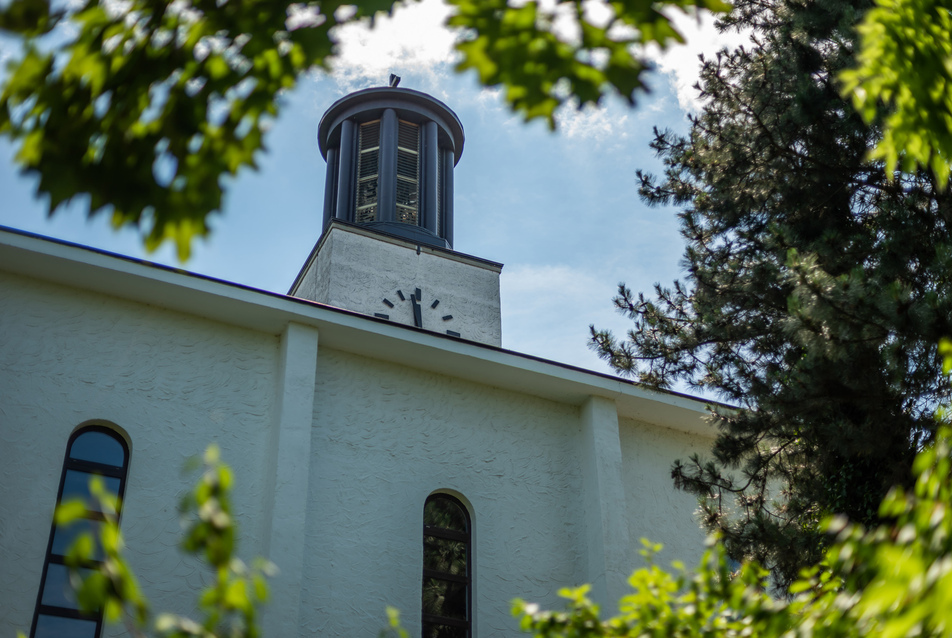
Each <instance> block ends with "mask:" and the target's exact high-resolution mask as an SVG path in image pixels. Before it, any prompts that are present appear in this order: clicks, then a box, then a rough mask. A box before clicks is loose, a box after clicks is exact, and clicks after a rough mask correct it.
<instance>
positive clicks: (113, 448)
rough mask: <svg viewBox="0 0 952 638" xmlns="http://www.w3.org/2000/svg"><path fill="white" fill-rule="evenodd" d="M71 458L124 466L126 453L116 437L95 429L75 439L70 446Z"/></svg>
mask: <svg viewBox="0 0 952 638" xmlns="http://www.w3.org/2000/svg"><path fill="white" fill-rule="evenodd" d="M69 458H71V459H76V460H78V461H90V462H91V463H102V464H103V465H111V466H112V467H122V466H123V465H125V462H126V453H125V450H123V449H122V444H121V443H119V441H117V440H116V439H115V438H114V437H112V436H110V435H108V434H106V433H105V432H99V431H98V430H93V431H90V432H84V433H82V434H80V435H79V436H77V437H76V438H75V439H74V440H73V445H71V446H70V448H69Z"/></svg>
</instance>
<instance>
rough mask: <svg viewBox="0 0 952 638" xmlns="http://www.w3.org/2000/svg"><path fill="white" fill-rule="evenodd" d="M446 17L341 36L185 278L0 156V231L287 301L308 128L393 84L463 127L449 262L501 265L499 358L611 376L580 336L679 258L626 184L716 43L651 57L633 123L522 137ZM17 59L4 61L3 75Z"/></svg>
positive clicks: (302, 212) (306, 231) (681, 109)
mask: <svg viewBox="0 0 952 638" xmlns="http://www.w3.org/2000/svg"><path fill="white" fill-rule="evenodd" d="M444 14H445V8H444V7H443V6H442V5H441V4H439V2H438V0H425V1H424V2H422V3H416V4H413V5H411V6H409V7H407V8H404V9H402V10H400V11H398V12H397V13H396V15H395V17H394V18H393V19H386V20H381V21H378V25H377V27H376V28H375V29H374V30H373V31H371V30H369V29H367V28H365V27H363V26H355V27H349V28H348V29H346V30H345V31H344V32H343V33H342V34H341V39H342V42H343V47H342V53H341V55H340V57H339V59H338V60H337V61H336V63H335V67H334V70H333V72H332V73H330V74H326V73H314V74H312V75H311V76H309V77H308V78H306V79H305V80H304V81H302V82H301V84H300V85H299V86H298V87H297V88H296V89H295V90H294V91H292V92H289V93H288V94H287V95H286V96H285V108H284V111H283V113H282V115H281V117H280V119H279V120H278V121H277V122H276V123H275V125H274V127H273V128H272V130H271V131H270V133H269V137H268V138H267V140H266V143H267V146H268V152H267V153H266V154H264V155H262V156H261V157H260V158H259V160H258V161H259V167H260V169H259V170H258V171H257V172H254V171H247V172H245V173H243V174H240V175H239V176H238V177H237V179H236V180H234V181H233V182H232V183H230V185H229V186H230V188H229V191H228V193H227V195H226V200H225V205H224V209H223V211H222V213H221V214H220V215H216V216H215V218H214V219H213V227H214V231H213V233H212V235H211V237H210V238H209V239H208V240H206V241H200V242H198V244H197V245H196V246H195V249H194V251H193V256H192V258H191V259H190V260H189V261H188V262H187V263H186V264H184V265H182V264H179V263H178V262H177V261H176V260H175V257H174V254H173V251H172V250H171V249H170V248H169V247H165V248H162V249H160V250H158V251H157V252H155V253H151V254H149V253H146V252H145V251H144V249H143V248H142V247H141V243H140V241H139V236H138V233H137V232H136V231H134V230H129V229H127V230H123V231H120V232H114V231H113V230H112V228H111V227H110V225H109V223H108V219H106V218H105V217H103V218H99V219H94V220H92V221H87V219H86V215H85V209H84V207H83V205H82V202H77V203H76V204H75V205H73V206H70V207H68V208H67V209H65V210H61V211H59V212H58V213H57V214H56V215H55V216H54V217H53V218H52V219H49V218H47V217H46V214H45V207H44V205H43V202H41V201H38V200H36V199H35V198H34V195H33V189H34V183H33V181H32V180H30V179H25V178H23V177H21V176H20V175H19V173H18V170H17V168H16V167H15V166H14V164H13V155H14V149H13V148H12V147H11V145H10V144H9V143H7V142H6V140H0V225H4V226H10V227H13V228H18V229H23V230H27V231H31V232H35V233H39V234H42V235H47V236H50V237H56V238H60V239H64V240H68V241H72V242H76V243H79V244H84V245H88V246H94V247H97V248H101V249H104V250H109V251H113V252H117V253H121V254H126V255H132V256H136V257H142V258H146V259H150V260H152V261H157V262H161V263H165V264H170V265H175V266H177V267H184V268H185V269H187V270H191V271H194V272H198V273H201V274H205V275H210V276H213V277H217V278H221V279H225V280H228V281H233V282H237V283H241V284H245V285H249V286H253V287H256V288H261V289H264V290H269V291H274V292H280V293H284V292H287V289H288V287H289V286H290V284H291V282H292V281H293V279H294V277H295V275H296V274H297V272H298V270H299V269H300V268H301V266H302V265H303V263H304V260H305V259H306V258H307V256H308V254H309V252H310V250H311V248H312V247H313V245H314V243H315V242H316V241H317V239H318V235H319V233H320V224H321V214H322V211H321V207H322V202H323V186H324V166H325V165H324V161H323V159H322V158H321V156H320V152H319V151H318V148H317V124H318V122H319V120H320V118H321V115H322V114H323V113H324V111H325V110H326V109H327V108H328V107H329V106H330V105H331V104H332V103H333V102H334V101H335V100H337V99H338V98H340V97H342V96H343V95H345V94H347V93H349V92H351V91H353V90H357V89H361V88H367V87H370V86H383V85H385V84H386V82H387V78H388V77H389V74H390V73H391V72H394V73H397V74H398V75H400V76H401V77H402V82H401V84H400V86H401V87H406V88H411V89H416V90H420V91H424V92H426V93H429V94H431V95H433V96H435V97H437V98H439V99H440V100H443V101H444V102H445V103H446V104H447V105H448V106H449V107H450V108H452V109H453V110H454V111H455V112H456V113H457V115H459V118H460V120H461V121H462V123H463V127H464V129H465V134H466V143H465V147H464V150H463V156H462V159H461V160H460V162H459V164H458V165H457V167H456V174H455V182H456V202H455V207H456V217H455V224H456V241H455V246H454V247H455V249H456V250H458V251H461V252H464V253H468V254H471V255H475V256H478V257H483V258H486V259H490V260H493V261H497V262H502V263H503V264H504V268H503V272H502V278H501V293H502V308H503V317H502V328H503V347H505V348H508V349H511V350H516V351H519V352H525V353H528V354H532V355H535V356H540V357H544V358H547V359H552V360H555V361H559V362H563V363H569V364H572V365H577V366H580V367H584V368H588V369H592V370H596V371H600V372H608V371H609V370H608V368H607V366H606V365H605V364H604V363H602V362H601V361H599V360H598V359H597V357H596V356H595V355H594V353H592V352H591V351H590V350H589V349H588V348H587V336H588V326H589V324H595V325H596V326H598V327H609V328H613V329H615V330H619V331H621V330H625V329H626V328H627V327H628V325H629V324H628V322H626V321H625V320H624V319H623V318H621V317H619V316H618V315H617V314H616V313H615V312H614V311H613V309H612V304H611V298H612V296H613V294H614V291H615V288H616V286H617V284H618V282H620V281H624V282H625V283H627V284H628V286H629V287H631V288H632V289H634V290H642V291H650V290H651V288H652V286H653V284H654V283H655V282H662V283H663V284H665V285H670V283H671V282H672V280H674V279H675V278H677V277H678V276H679V275H680V269H679V261H680V258H681V254H682V252H683V243H682V241H681V238H680V236H679V235H678V229H677V218H676V211H675V210H671V209H667V210H666V209H648V208H647V207H646V206H645V205H644V204H643V203H642V202H641V201H640V200H639V199H638V195H637V185H636V182H635V170H636V169H639V168H640V169H643V170H648V171H650V172H655V173H657V172H659V171H660V164H659V162H658V161H657V159H655V158H654V157H653V155H652V153H651V150H650V149H649V148H648V143H649V142H650V140H651V138H652V128H653V127H659V128H671V129H674V130H678V131H685V130H686V128H687V119H686V118H687V113H688V112H689V110H690V109H692V108H696V104H694V103H693V102H692V95H693V92H692V91H691V90H690V88H689V87H690V86H691V84H693V82H694V80H695V78H696V68H697V54H698V53H699V52H701V51H706V52H713V51H714V50H716V48H717V46H719V42H723V39H720V40H718V39H717V38H716V37H715V36H714V34H713V30H712V29H711V28H710V27H709V26H708V25H705V26H703V27H702V28H700V29H698V28H697V25H696V23H694V22H693V21H686V22H685V24H686V27H685V28H686V29H688V30H690V31H691V33H690V35H689V42H690V46H689V47H679V48H678V49H677V50H674V51H671V52H668V53H667V54H665V55H664V56H657V58H656V59H657V60H658V66H659V70H658V71H657V72H655V73H653V74H651V75H650V77H649V83H650V85H651V87H652V89H653V91H652V93H651V94H650V95H642V96H640V99H639V101H638V105H637V107H636V108H634V109H630V108H628V107H627V106H626V105H625V104H623V103H622V102H621V101H620V100H609V101H606V103H605V105H604V107H603V108H601V109H597V110H590V111H584V112H578V111H574V110H570V111H566V112H564V113H561V114H560V118H559V127H558V130H557V132H555V133H551V132H549V131H548V129H547V128H546V127H545V125H544V124H542V123H539V122H537V123H533V124H524V123H523V122H522V121H521V119H520V118H518V117H517V116H514V115H512V114H511V113H509V112H508V110H507V109H506V108H505V107H504V106H503V105H502V102H501V100H500V97H499V95H498V93H497V92H496V91H493V90H487V89H480V88H479V87H478V85H477V83H476V79H475V77H474V76H472V75H471V74H466V75H458V74H455V73H454V72H453V71H452V53H451V45H452V39H453V34H452V33H450V32H448V31H446V30H445V29H443V28H442V26H441V22H442V18H443V15H444ZM9 56H10V51H9V50H3V49H2V48H0V63H2V62H3V59H4V58H8V57H9Z"/></svg>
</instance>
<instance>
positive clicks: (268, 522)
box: [0, 86, 713, 638]
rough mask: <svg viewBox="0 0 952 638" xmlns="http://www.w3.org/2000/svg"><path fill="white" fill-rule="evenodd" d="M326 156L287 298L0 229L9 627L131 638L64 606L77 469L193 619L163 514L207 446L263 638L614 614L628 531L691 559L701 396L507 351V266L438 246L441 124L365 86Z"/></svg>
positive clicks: (455, 143) (3, 614)
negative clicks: (596, 610)
mask: <svg viewBox="0 0 952 638" xmlns="http://www.w3.org/2000/svg"><path fill="white" fill-rule="evenodd" d="M318 142H319V145H320V150H321V153H322V155H323V157H324V158H325V160H326V162H327V169H326V170H327V172H326V184H325V189H324V223H323V232H322V234H321V236H320V237H319V238H315V240H316V245H315V247H314V250H313V251H312V252H311V254H310V255H309V256H305V255H302V256H301V257H302V261H303V267H302V269H301V272H300V274H299V275H298V276H297V278H296V279H295V281H294V283H293V285H292V287H291V289H290V291H289V292H288V293H287V294H276V293H270V292H264V291H261V290H256V289H252V288H248V287H246V286H242V285H241V284H236V283H231V282H227V281H221V280H217V279H212V278H208V277H204V276H201V275H196V274H193V273H189V272H185V271H182V270H179V269H174V268H168V267H165V266H160V265H156V264H153V263H149V262H145V261H141V260H137V259H131V258H127V257H123V256H121V255H115V254H110V253H106V252H102V251H99V250H93V249H90V248H86V247H83V246H79V245H75V244H70V243H66V242H62V241H55V240H51V239H48V238H44V237H39V236H36V235H32V234H27V233H22V232H19V231H16V230H12V229H0V476H2V488H3V489H2V491H0V556H2V560H0V634H2V635H5V636H14V635H16V632H17V631H23V632H24V633H26V634H27V635H30V636H34V637H36V638H50V637H53V638H97V637H98V636H100V635H102V636H120V635H125V633H124V630H123V629H122V628H121V627H111V626H101V625H102V623H101V620H100V619H98V618H96V617H88V616H83V615H82V614H81V613H80V612H79V611H78V610H77V606H76V603H75V600H74V598H73V597H72V595H71V592H70V591H69V590H68V585H67V584H66V581H67V577H66V568H65V567H64V565H63V554H64V552H65V548H66V547H67V545H68V543H69V541H70V539H71V537H72V535H73V534H74V532H73V531H71V530H66V529H58V528H57V526H56V525H54V523H53V510H54V507H55V505H56V503H57V502H58V500H59V499H62V498H67V497H69V496H71V495H77V494H82V493H84V491H86V490H87V485H88V478H89V477H90V476H91V475H93V474H98V475H100V476H102V477H104V480H105V481H106V483H107V485H108V486H109V487H110V488H111V489H113V490H114V491H116V492H117V493H119V494H121V495H122V511H121V529H122V533H123V536H124V539H125V544H126V547H127V552H128V556H129V558H130V561H131V563H132V565H133V567H134V569H135V571H136V574H137V576H138V578H139V580H140V584H141V585H142V588H143V590H144V593H145V594H146V595H147V597H148V598H149V599H150V601H151V603H152V608H153V610H154V611H155V612H163V611H173V612H175V613H180V614H190V613H191V612H192V609H193V604H194V600H195V593H196V592H197V591H198V590H200V589H201V588H202V587H203V585H204V584H205V583H206V582H207V581H208V578H209V575H208V573H207V571H205V568H204V567H203V566H202V565H201V564H200V563H199V562H197V561H196V560H194V559H192V558H190V557H186V556H184V555H183V554H182V553H181V552H180V551H179V549H178V546H177V545H178V543H179V541H180V539H181V527H180V521H179V515H178V510H177V505H178V503H179V501H180V500H181V498H182V497H183V496H184V495H185V494H187V493H188V492H189V490H190V488H191V486H192V484H193V481H194V476H190V475H183V473H182V467H183V465H184V463H185V461H186V459H188V458H189V457H193V456H195V455H200V454H201V453H202V452H203V451H204V450H205V448H206V447H207V446H208V445H209V444H210V443H216V444H217V445H218V446H219V447H220V449H221V456H222V459H223V460H224V461H225V462H226V463H228V464H229V465H230V466H231V467H232V469H233V471H234V474H235V483H236V485H235V492H234V508H235V515H236V520H237V522H238V525H239V545H238V553H239V555H240V556H241V557H242V558H243V559H245V560H251V559H253V558H254V557H256V556H262V557H265V558H267V559H269V560H270V561H272V562H273V563H274V564H275V565H276V566H277V567H278V569H279V572H278V574H277V575H276V576H275V577H274V578H273V579H272V580H271V583H270V585H271V600H270V602H269V604H268V605H267V606H266V607H265V609H264V611H263V616H262V623H263V629H264V635H265V636H271V637H281V638H291V637H292V636H300V637H305V636H307V637H312V636H321V637H326V638H332V637H333V638H345V637H346V638H359V637H367V638H373V637H376V636H377V635H378V634H379V632H380V630H381V629H382V628H383V627H384V626H385V625H386V616H385V612H384V610H385V607H386V606H393V607H396V608H398V609H399V610H400V611H401V614H402V620H403V623H404V625H405V626H406V627H407V629H408V630H409V631H410V634H411V635H412V636H414V637H417V636H420V637H423V638H476V637H478V638H490V637H496V636H501V637H502V636H517V635H519V630H518V627H517V624H516V621H515V620H514V619H513V618H512V616H511V614H510V607H511V601H512V600H513V599H514V598H517V597H519V598H523V599H525V600H528V601H532V602H537V603H539V604H540V605H542V606H543V607H561V606H562V602H561V600H560V599H559V598H558V596H557V591H558V590H559V589H560V588H562V587H566V586H576V585H580V584H583V583H591V584H592V586H593V589H592V594H591V595H592V597H593V598H594V599H595V600H596V601H597V602H599V603H601V604H602V608H603V613H605V614H606V615H607V614H611V613H614V612H615V611H617V609H616V602H617V600H618V599H619V598H620V597H621V596H622V595H624V594H625V593H626V592H627V591H628V586H627V582H626V581H627V577H628V575H629V574H630V573H631V571H632V570H633V569H635V568H637V567H639V566H641V565H642V559H641V557H640V555H639V553H638V550H639V549H640V543H639V539H640V538H642V537H647V538H649V539H651V540H653V541H656V542H661V543H664V545H665V550H664V552H663V553H662V554H661V556H660V560H662V561H664V562H668V561H670V560H673V559H680V560H682V561H684V562H686V563H687V564H691V563H693V562H696V561H697V559H698V558H699V557H700V554H701V552H702V549H703V534H702V532H701V531H700V530H699V529H698V524H697V521H696V520H695V518H694V511H695V508H696V504H695V502H694V499H693V497H691V496H689V495H686V494H683V493H680V492H678V491H676V490H675V489H674V488H673V486H672V484H671V479H670V478H669V468H670V465H671V462H672V461H673V460H674V459H676V458H686V457H687V456H689V455H691V454H693V453H695V452H697V453H702V454H703V453H704V452H706V451H707V450H709V449H710V445H711V442H712V436H713V432H711V431H710V429H709V428H708V426H707V425H706V424H705V421H704V419H705V416H706V410H705V404H704V402H703V401H700V400H697V399H693V398H691V397H686V396H684V395H679V394H676V393H662V392H655V391H650V390H647V389H645V388H643V387H640V386H638V385H636V384H634V383H631V382H629V381H626V380H623V379H620V378H616V377H614V376H611V375H606V374H600V373H594V372H589V371H586V370H582V369H579V368H576V367H572V366H568V365H563V364H559V363H554V362H551V361H546V360H543V359H540V358H538V357H534V356H527V355H523V354H520V353H518V352H513V351H510V350H506V349H505V348H503V347H502V344H503V338H502V335H503V332H502V326H501V320H500V295H499V276H500V272H501V270H502V265H501V264H499V263H495V262H493V261H490V260H488V259H485V258H484V257H482V256H473V255H466V254H462V253H459V252H456V251H455V250H454V249H453V244H454V225H453V172H454V168H455V166H456V164H457V162H459V161H460V157H461V155H462V153H463V143H464V135H463V127H462V125H461V123H460V121H459V119H458V118H457V116H456V114H455V113H453V111H452V110H450V108H449V107H447V106H446V105H445V104H443V103H442V102H440V101H439V100H436V99H434V98H433V97H431V96H428V95H425V94H423V93H420V92H417V91H413V90H409V89H404V88H398V87H395V86H393V87H384V88H372V89H367V90H363V91H358V92H356V93H353V94H350V95H348V96H346V97H344V98H342V99H340V100H338V101H337V102H335V103H334V104H333V105H332V106H331V107H330V108H329V109H328V110H327V112H326V113H325V115H324V117H323V119H322V120H321V122H320V125H319V129H318ZM305 257H306V259H305ZM96 519H97V516H96V513H95V512H90V513H89V517H88V521H87V522H88V527H90V528H93V529H94V528H95V527H96Z"/></svg>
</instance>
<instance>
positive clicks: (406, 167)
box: [397, 120, 420, 226]
mask: <svg viewBox="0 0 952 638" xmlns="http://www.w3.org/2000/svg"><path fill="white" fill-rule="evenodd" d="M397 221H399V222H403V223H404V224H413V225H414V226H417V225H419V223H420V127H419V126H417V125H416V124H412V123H410V122H404V121H403V120H400V126H399V130H398V139H397Z"/></svg>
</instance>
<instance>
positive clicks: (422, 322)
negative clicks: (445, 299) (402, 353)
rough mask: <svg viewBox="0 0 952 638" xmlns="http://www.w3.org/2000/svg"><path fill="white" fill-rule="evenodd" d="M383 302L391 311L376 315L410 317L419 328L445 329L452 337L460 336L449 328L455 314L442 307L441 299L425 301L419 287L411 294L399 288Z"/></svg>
mask: <svg viewBox="0 0 952 638" xmlns="http://www.w3.org/2000/svg"><path fill="white" fill-rule="evenodd" d="M382 303H383V305H384V306H386V307H387V309H388V311H389V312H385V313H384V312H375V313H374V316H375V317H380V318H381V319H390V320H391V321H401V319H406V318H407V317H409V319H410V320H411V321H412V322H413V325H414V326H416V327H417V328H424V329H426V330H432V331H434V332H443V331H445V332H446V334H448V335H450V336H452V337H458V336H460V334H459V333H458V332H456V331H454V330H447V327H448V326H452V322H453V315H451V314H447V313H446V312H445V309H443V308H441V307H440V300H439V299H427V300H426V301H423V291H422V290H421V289H419V288H414V289H413V291H412V292H410V293H409V294H407V293H404V292H403V290H397V291H396V293H395V294H394V296H393V297H384V298H383V300H382Z"/></svg>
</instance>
